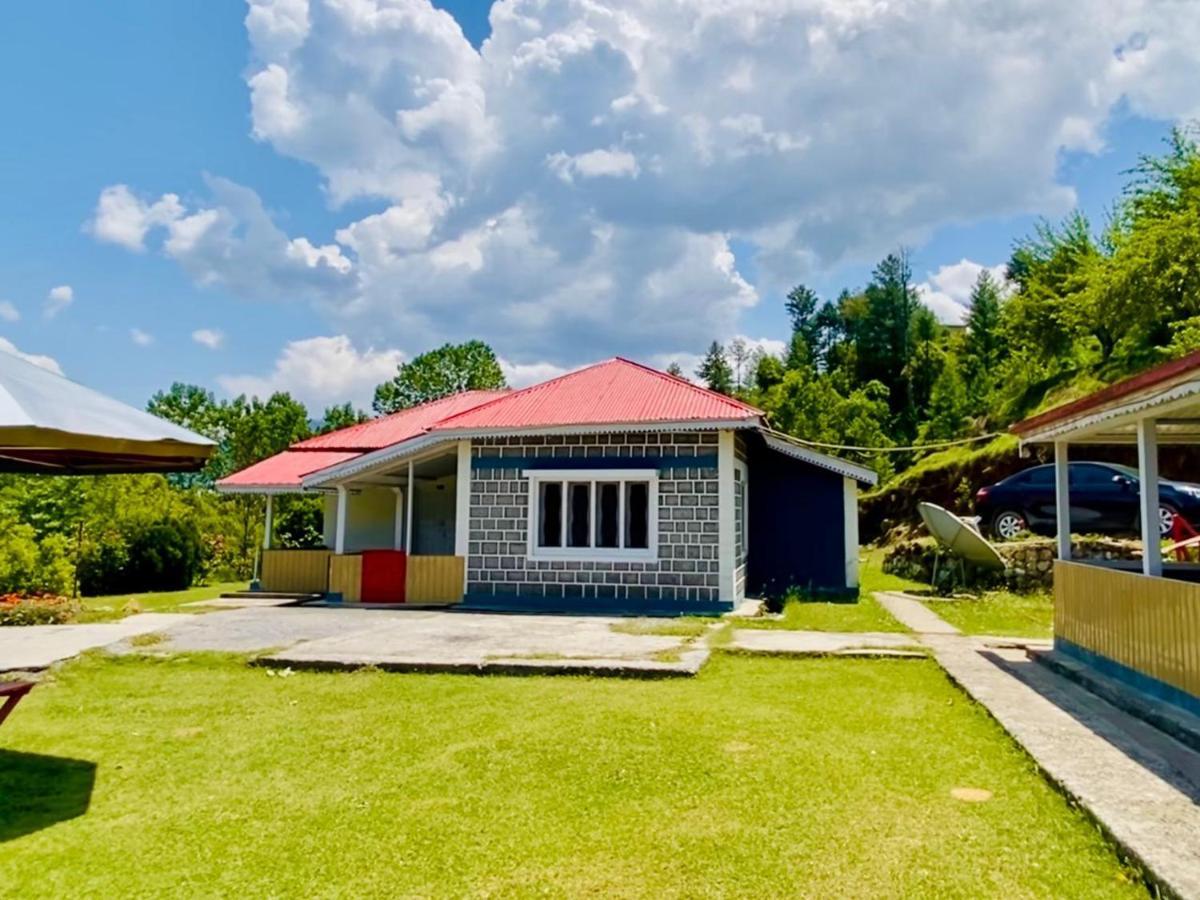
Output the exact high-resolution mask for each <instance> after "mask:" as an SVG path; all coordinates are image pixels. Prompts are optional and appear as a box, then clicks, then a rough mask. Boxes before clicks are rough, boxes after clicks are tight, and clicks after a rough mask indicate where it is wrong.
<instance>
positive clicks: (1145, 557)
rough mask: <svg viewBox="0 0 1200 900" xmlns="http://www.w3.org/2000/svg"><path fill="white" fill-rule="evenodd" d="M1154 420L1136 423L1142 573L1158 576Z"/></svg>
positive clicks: (1160, 562) (1159, 539) (1155, 436)
mask: <svg viewBox="0 0 1200 900" xmlns="http://www.w3.org/2000/svg"><path fill="white" fill-rule="evenodd" d="M1157 425H1158V423H1157V421H1156V420H1155V419H1149V418H1147V419H1138V423H1137V448H1138V504H1139V512H1140V515H1141V520H1142V573H1143V574H1144V575H1153V576H1156V577H1158V576H1161V575H1162V571H1163V564H1162V550H1161V542H1162V538H1161V536H1160V535H1159V532H1158V428H1157Z"/></svg>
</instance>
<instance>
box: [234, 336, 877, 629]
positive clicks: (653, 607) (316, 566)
mask: <svg viewBox="0 0 1200 900" xmlns="http://www.w3.org/2000/svg"><path fill="white" fill-rule="evenodd" d="M874 482H875V474H874V473H873V472H871V471H870V470H869V469H866V468H863V467H862V466H859V465H856V464H854V463H850V462H847V461H845V460H841V459H838V458H836V457H832V456H828V455H826V454H823V453H818V452H816V451H814V450H813V449H811V448H809V447H807V446H805V445H804V444H802V443H800V442H797V441H795V440H793V439H790V438H788V437H786V436H785V435H782V434H780V433H778V432H775V431H773V430H772V429H771V428H770V427H769V424H768V423H767V421H766V418H765V416H764V415H763V413H762V411H761V410H758V409H755V408H754V407H752V406H749V405H747V404H745V403H742V402H740V401H738V400H735V399H733V398H731V397H727V396H724V395H722V394H718V393H714V392H712V391H709V390H705V389H704V388H702V387H698V386H697V385H694V384H692V383H691V382H689V381H686V380H684V379H682V378H676V377H674V376H672V375H669V374H666V373H664V372H659V371H657V370H654V369H651V368H648V367H646V366H643V365H640V364H638V363H634V362H631V361H629V360H626V359H620V358H617V359H611V360H608V361H605V362H601V363H597V364H596V365H592V366H589V367H587V368H584V369H580V370H579V371H576V372H571V373H569V374H567V375H563V376H561V377H558V378H553V379H551V380H549V381H545V382H543V383H541V384H536V385H533V386H531V387H527V388H524V389H521V390H506V391H466V392H463V393H459V394H454V395H452V396H449V397H445V398H442V399H440V400H435V401H433V402H430V403H426V404H423V405H421V406H418V407H414V408H412V409H407V410H403V411H401V412H398V413H395V414H393V415H389V416H383V417H381V418H378V419H374V420H372V421H369V422H365V423H362V424H359V425H354V426H351V427H349V428H344V429H341V430H339V431H335V432H332V433H330V434H324V435H320V436H318V437H314V438H310V439H308V440H305V441H301V442H299V443H297V444H295V445H293V446H292V447H290V448H288V449H287V450H285V451H283V452H282V453H279V454H277V455H275V456H273V457H270V458H269V459H265V460H262V461H261V462H258V463H256V464H254V465H252V466H250V467H248V468H246V469H243V470H242V471H240V472H236V473H234V474H232V475H230V476H229V477H227V478H225V479H223V480H222V481H220V482H219V483H218V485H217V487H218V489H219V490H221V491H224V492H228V493H256V494H265V495H266V496H267V503H268V506H267V510H268V516H267V528H266V537H265V541H264V550H263V555H262V560H261V574H260V586H261V587H262V588H263V589H264V590H269V591H281V592H303V593H320V594H324V595H326V597H328V598H331V599H335V600H339V601H341V602H344V603H406V604H455V605H460V606H463V607H467V608H479V609H503V610H513V611H576V612H578V611H581V610H586V611H593V612H608V613H640V614H655V613H662V614H681V613H697V614H711V613H717V612H723V611H727V610H729V609H732V608H733V607H734V606H736V605H737V604H738V603H740V602H741V601H742V600H743V599H744V598H745V597H746V596H764V595H768V594H772V593H776V594H778V593H783V592H784V591H786V590H787V589H788V588H790V587H798V588H802V589H805V590H810V591H816V592H824V593H834V594H844V593H852V592H854V591H856V590H857V583H858V580H857V578H858V576H857V560H858V505H857V503H858V500H857V497H858V489H859V486H860V485H869V484H873V483H874ZM287 493H319V494H321V495H323V496H324V504H325V506H324V508H325V544H326V546H325V547H324V548H322V549H312V550H290V549H276V548H272V547H271V542H270V532H271V521H270V520H271V505H270V504H271V497H272V496H274V495H277V494H287Z"/></svg>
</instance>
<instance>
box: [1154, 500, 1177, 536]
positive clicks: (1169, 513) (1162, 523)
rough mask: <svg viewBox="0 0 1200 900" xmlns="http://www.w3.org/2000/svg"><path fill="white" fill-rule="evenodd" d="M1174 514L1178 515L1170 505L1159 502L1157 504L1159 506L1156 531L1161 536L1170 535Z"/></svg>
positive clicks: (1173, 523)
mask: <svg viewBox="0 0 1200 900" xmlns="http://www.w3.org/2000/svg"><path fill="white" fill-rule="evenodd" d="M1176 515H1178V513H1176V512H1175V510H1173V509H1172V508H1171V507H1169V506H1166V505H1165V504H1161V503H1160V504H1159V506H1158V533H1159V534H1160V535H1161V536H1162V537H1169V536H1170V534H1171V529H1172V527H1173V526H1174V525H1175V516H1176Z"/></svg>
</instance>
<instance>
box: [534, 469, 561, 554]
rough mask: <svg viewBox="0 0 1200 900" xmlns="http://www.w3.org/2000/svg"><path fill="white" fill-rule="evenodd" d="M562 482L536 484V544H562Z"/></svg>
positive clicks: (555, 545) (559, 545)
mask: <svg viewBox="0 0 1200 900" xmlns="http://www.w3.org/2000/svg"><path fill="white" fill-rule="evenodd" d="M562 488H563V486H562V482H560V481H542V482H540V483H539V484H538V526H539V527H538V546H539V547H561V546H562Z"/></svg>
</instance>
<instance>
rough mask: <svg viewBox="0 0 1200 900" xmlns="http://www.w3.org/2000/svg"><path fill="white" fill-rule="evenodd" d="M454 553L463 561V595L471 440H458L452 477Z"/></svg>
mask: <svg viewBox="0 0 1200 900" xmlns="http://www.w3.org/2000/svg"><path fill="white" fill-rule="evenodd" d="M454 500H455V504H454V555H455V556H457V557H459V558H460V559H462V561H463V585H462V590H463V594H464V596H465V595H466V593H467V564H466V563H467V551H468V550H469V549H470V546H471V442H470V440H462V441H459V442H458V475H457V477H456V478H455V479H454Z"/></svg>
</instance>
